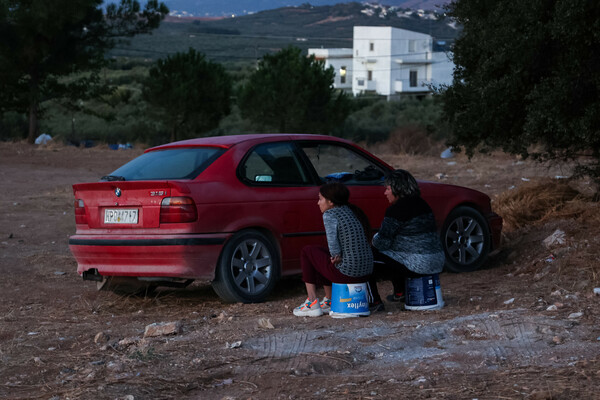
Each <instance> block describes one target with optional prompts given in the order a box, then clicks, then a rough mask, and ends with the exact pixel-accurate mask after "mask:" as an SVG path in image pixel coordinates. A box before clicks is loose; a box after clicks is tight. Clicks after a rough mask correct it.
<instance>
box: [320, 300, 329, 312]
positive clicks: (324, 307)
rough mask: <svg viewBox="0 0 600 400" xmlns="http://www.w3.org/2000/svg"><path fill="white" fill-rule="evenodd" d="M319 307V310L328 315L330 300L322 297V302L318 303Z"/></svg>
mask: <svg viewBox="0 0 600 400" xmlns="http://www.w3.org/2000/svg"><path fill="white" fill-rule="evenodd" d="M320 305H321V310H323V312H324V313H328V312H329V311H331V299H330V298H329V297H323V300H322V301H321V303H320Z"/></svg>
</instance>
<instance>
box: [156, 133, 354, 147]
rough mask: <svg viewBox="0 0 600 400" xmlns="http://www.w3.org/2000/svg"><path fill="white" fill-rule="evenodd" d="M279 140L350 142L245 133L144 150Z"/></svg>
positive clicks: (173, 143) (336, 139) (282, 134)
mask: <svg viewBox="0 0 600 400" xmlns="http://www.w3.org/2000/svg"><path fill="white" fill-rule="evenodd" d="M280 140H326V141H334V142H340V143H351V144H353V143H352V142H350V141H349V140H346V139H341V138H338V137H335V136H328V135H313V134H308V133H257V134H247V135H228V136H211V137H203V138H196V139H188V140H181V141H178V142H172V143H167V144H163V145H160V146H156V147H152V148H149V149H147V150H146V151H155V150H163V149H167V148H174V147H197V146H198V147H203V146H211V147H212V146H217V147H222V148H227V149H228V148H230V147H232V146H233V145H236V144H239V143H242V142H247V141H256V142H257V143H260V142H276V141H280Z"/></svg>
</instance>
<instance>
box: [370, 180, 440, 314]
mask: <svg viewBox="0 0 600 400" xmlns="http://www.w3.org/2000/svg"><path fill="white" fill-rule="evenodd" d="M384 185H385V192H384V195H385V196H386V197H387V199H388V201H389V202H390V206H389V207H388V209H387V210H386V212H385V216H384V218H383V222H382V224H381V228H380V229H379V231H378V232H377V233H376V234H375V236H374V237H373V242H372V245H373V258H374V260H375V264H374V273H373V274H372V275H371V279H370V280H369V289H370V290H369V291H370V296H369V297H370V298H369V301H370V303H371V310H372V311H381V310H383V309H384V306H383V303H382V302H381V298H380V296H379V292H378V290H377V284H376V282H377V278H387V279H390V280H391V281H392V285H393V287H394V293H393V294H392V295H391V296H388V299H389V300H392V301H399V300H401V299H402V297H403V294H404V282H405V279H406V278H407V277H411V278H414V277H419V276H423V275H431V274H437V273H439V272H441V271H442V269H443V268H444V262H445V256H444V250H443V249H442V243H441V241H440V238H439V236H438V233H437V229H436V225H435V218H434V216H433V211H432V210H431V207H429V205H428V204H427V203H426V202H425V200H423V198H422V197H421V190H420V189H419V185H418V184H417V181H416V180H415V178H414V177H413V176H412V175H411V174H410V173H409V172H407V171H405V170H402V169H398V170H395V171H394V172H392V173H390V174H389V175H387V176H386V178H385V180H384Z"/></svg>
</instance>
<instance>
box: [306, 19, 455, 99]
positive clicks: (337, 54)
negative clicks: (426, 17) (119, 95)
mask: <svg viewBox="0 0 600 400" xmlns="http://www.w3.org/2000/svg"><path fill="white" fill-rule="evenodd" d="M353 35H354V38H353V44H352V45H353V48H352V49H309V50H308V53H309V54H314V55H315V57H316V58H318V59H323V60H325V67H326V68H327V67H329V66H333V68H334V71H335V73H336V77H335V81H334V87H335V88H338V89H343V90H350V89H351V90H352V93H353V94H354V95H358V94H362V93H376V94H379V95H383V96H388V97H393V96H397V95H401V94H427V93H430V92H431V89H430V85H440V84H448V85H449V84H451V83H452V73H453V70H454V64H453V63H452V61H451V60H450V58H449V57H448V55H447V54H446V53H443V52H435V53H434V52H433V38H432V37H431V36H430V35H426V34H423V33H418V32H412V31H408V30H405V29H398V28H392V27H387V26H384V27H380V26H355V27H354V33H353ZM350 62H351V64H350ZM348 65H351V68H348Z"/></svg>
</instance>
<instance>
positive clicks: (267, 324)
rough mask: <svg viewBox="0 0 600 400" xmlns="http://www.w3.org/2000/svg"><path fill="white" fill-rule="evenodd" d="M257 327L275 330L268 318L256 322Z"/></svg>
mask: <svg viewBox="0 0 600 400" xmlns="http://www.w3.org/2000/svg"><path fill="white" fill-rule="evenodd" d="M258 326H260V327H261V328H265V329H275V327H274V326H273V324H272V323H271V320H270V319H268V318H260V319H259V320H258Z"/></svg>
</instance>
